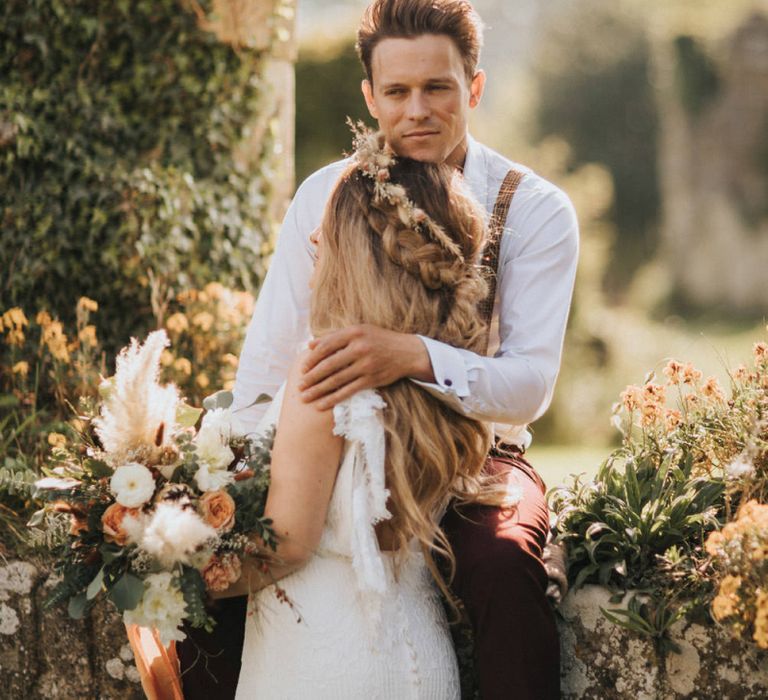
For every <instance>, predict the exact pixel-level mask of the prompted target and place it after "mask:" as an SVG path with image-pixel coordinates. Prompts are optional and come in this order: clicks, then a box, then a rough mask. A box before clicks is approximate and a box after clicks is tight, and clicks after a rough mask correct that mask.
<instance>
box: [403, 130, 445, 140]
mask: <svg viewBox="0 0 768 700" xmlns="http://www.w3.org/2000/svg"><path fill="white" fill-rule="evenodd" d="M439 133H440V132H439V131H434V130H432V129H419V130H418V131H409V132H408V133H407V134H403V138H406V139H411V138H424V137H425V136H437V134H439Z"/></svg>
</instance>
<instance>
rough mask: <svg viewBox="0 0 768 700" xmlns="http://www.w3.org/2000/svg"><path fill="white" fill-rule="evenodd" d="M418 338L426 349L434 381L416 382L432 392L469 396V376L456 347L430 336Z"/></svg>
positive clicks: (462, 396) (461, 396)
mask: <svg viewBox="0 0 768 700" xmlns="http://www.w3.org/2000/svg"><path fill="white" fill-rule="evenodd" d="M419 338H421V342H422V343H424V347H425V348H426V349H427V354H428V355H429V361H430V362H431V364H432V373H433V374H434V375H435V382H434V383H431V382H416V383H417V384H419V386H423V387H425V388H428V389H431V390H432V391H433V392H435V391H438V392H439V393H443V394H452V395H454V396H457V397H458V398H460V399H463V398H464V397H466V396H469V378H468V376H467V368H466V366H465V364H464V358H463V357H462V356H461V353H460V352H459V351H458V350H457V349H456V348H454V347H451V346H450V345H446V344H445V343H441V342H439V341H437V340H433V339H432V338H425V337H424V336H423V335H420V336H419Z"/></svg>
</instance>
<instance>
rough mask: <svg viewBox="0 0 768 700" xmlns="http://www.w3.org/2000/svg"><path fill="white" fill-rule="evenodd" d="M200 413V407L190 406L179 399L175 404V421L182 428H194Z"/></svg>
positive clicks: (201, 412) (201, 411)
mask: <svg viewBox="0 0 768 700" xmlns="http://www.w3.org/2000/svg"><path fill="white" fill-rule="evenodd" d="M202 414H203V409H202V408H197V407H196V406H190V405H189V404H187V403H185V402H183V401H180V402H179V404H178V405H177V406H176V422H177V423H178V424H179V425H180V426H181V427H182V428H194V427H195V425H197V421H198V420H199V419H200V416H201V415H202Z"/></svg>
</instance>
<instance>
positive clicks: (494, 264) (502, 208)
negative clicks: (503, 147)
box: [479, 170, 523, 346]
mask: <svg viewBox="0 0 768 700" xmlns="http://www.w3.org/2000/svg"><path fill="white" fill-rule="evenodd" d="M522 179H523V173H521V172H520V171H518V170H510V171H509V172H508V173H507V174H506V177H505V178H504V182H502V183H501V187H500V188H499V194H498V196H497V197H496V204H495V205H494V207H493V214H492V215H491V221H490V224H489V229H490V230H489V232H488V234H489V235H488V243H487V244H486V246H485V250H484V251H483V266H484V267H485V268H486V274H487V275H488V277H487V280H488V296H487V297H486V298H485V299H483V301H481V302H480V304H479V311H480V315H481V317H482V319H483V320H484V321H485V323H486V325H487V326H488V336H490V331H491V317H492V316H493V305H494V301H495V299H496V279H497V277H498V270H499V249H500V246H501V235H502V233H503V232H504V225H505V224H506V222H507V213H508V212H509V205H510V204H511V202H512V197H513V196H514V194H515V191H516V190H517V186H518V185H519V184H520V181H521V180H522ZM487 345H488V338H486V346H487Z"/></svg>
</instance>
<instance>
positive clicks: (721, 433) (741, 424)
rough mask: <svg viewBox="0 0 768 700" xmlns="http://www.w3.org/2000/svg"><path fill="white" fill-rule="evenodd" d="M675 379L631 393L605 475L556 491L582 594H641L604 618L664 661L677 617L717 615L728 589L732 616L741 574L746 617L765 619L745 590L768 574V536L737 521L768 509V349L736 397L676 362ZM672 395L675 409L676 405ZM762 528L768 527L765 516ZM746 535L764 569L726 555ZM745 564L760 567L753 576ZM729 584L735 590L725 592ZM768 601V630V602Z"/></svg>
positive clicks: (738, 375)
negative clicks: (730, 543) (767, 569)
mask: <svg viewBox="0 0 768 700" xmlns="http://www.w3.org/2000/svg"><path fill="white" fill-rule="evenodd" d="M664 375H665V376H666V382H665V383H664V384H657V383H654V376H653V375H651V376H649V377H648V379H647V381H646V382H645V384H644V385H643V386H628V387H627V389H626V390H625V391H624V392H623V393H622V396H621V401H620V403H618V404H617V405H616V407H615V410H614V414H615V415H614V422H615V424H616V425H617V427H619V428H620V430H621V431H622V437H623V440H622V445H621V447H619V448H618V449H617V450H615V451H614V452H613V453H612V454H611V455H610V456H609V457H608V459H606V461H605V462H604V463H603V464H602V465H601V466H600V468H599V470H598V473H597V475H596V476H595V478H594V479H593V480H592V481H590V482H587V483H584V482H582V479H581V477H579V476H575V477H573V480H572V483H571V484H570V485H566V486H563V487H561V488H558V489H555V490H554V491H553V492H552V493H551V503H552V506H553V509H554V510H555V512H556V514H557V530H558V536H557V539H558V540H559V541H560V542H565V543H566V544H567V547H568V575H569V579H570V580H571V581H572V584H573V586H574V587H575V588H578V587H579V586H582V585H584V584H586V583H598V584H601V585H604V586H608V587H610V588H612V589H614V591H616V595H615V596H614V598H613V599H612V602H615V603H618V602H621V600H622V599H623V595H624V593H625V592H626V591H633V595H632V596H630V598H629V602H628V603H627V604H626V606H625V607H623V608H615V609H610V610H604V611H603V613H604V614H605V616H606V617H607V618H608V619H609V620H611V621H612V622H614V623H616V624H620V625H621V626H623V627H626V628H628V629H632V630H634V631H635V632H637V633H639V634H642V635H645V636H648V637H650V638H651V639H653V640H654V642H655V644H656V646H657V649H658V650H659V651H660V652H666V651H668V650H670V649H671V650H675V646H674V644H673V643H672V642H671V640H670V639H669V629H670V627H671V625H672V624H673V623H674V622H675V621H676V620H678V619H680V618H682V617H683V616H691V617H693V616H702V615H703V616H707V615H708V611H709V608H710V606H711V605H712V603H713V597H714V596H715V593H716V592H717V588H718V584H719V586H720V592H719V595H718V598H717V599H715V602H716V603H717V604H718V605H719V610H720V613H721V614H718V608H717V607H715V608H714V613H715V614H714V617H715V618H724V617H728V615H725V614H724V613H723V611H724V610H725V609H726V608H728V611H729V612H735V611H736V607H735V604H734V605H731V603H730V602H728V601H727V600H726V598H727V597H728V596H730V595H732V594H733V593H734V590H735V589H734V586H733V582H734V581H736V580H737V578H738V581H739V585H740V582H741V580H742V579H741V578H740V577H741V576H742V575H743V576H744V581H745V586H744V588H743V590H744V591H745V593H744V595H745V596H746V598H745V600H747V599H748V600H747V603H746V605H747V607H746V613H745V615H746V617H747V618H750V616H751V618H750V619H751V620H753V621H754V620H755V619H756V615H757V613H756V612H755V610H758V611H759V610H762V607H761V606H760V605H758V604H757V602H756V600H757V595H756V594H755V592H754V590H753V589H754V586H752V589H749V586H747V585H746V581H747V580H751V581H758V580H760V576H762V574H761V573H760V572H762V570H763V569H762V568H760V567H761V566H762V564H761V563H760V562H761V561H762V558H761V557H764V556H765V555H766V553H768V545H766V544H765V540H766V539H768V535H765V533H763V534H761V535H759V536H758V534H759V533H758V534H755V533H753V532H752V531H753V530H755V528H757V526H756V525H755V526H754V527H753V523H754V522H758V521H757V519H755V518H753V519H752V520H750V518H749V517H747V515H746V513H747V511H744V513H745V516H744V519H743V521H736V522H734V521H733V518H734V516H735V514H736V512H737V509H738V506H739V504H740V503H744V502H745V501H747V499H753V500H752V501H750V504H753V505H752V506H750V507H752V509H753V510H752V511H749V512H750V513H752V512H754V513H758V512H760V513H762V511H761V510H760V508H764V507H765V506H762V505H759V504H760V503H762V502H764V499H765V498H766V495H768V423H767V421H766V417H768V344H766V343H764V342H759V343H756V344H755V346H754V365H753V366H752V367H751V368H747V367H744V366H741V367H738V368H736V369H734V370H733V371H732V372H731V383H732V386H731V392H730V397H728V396H726V394H725V392H724V391H723V390H722V389H721V388H720V386H719V384H718V383H717V381H716V380H715V379H714V378H712V377H710V378H709V379H707V380H706V381H703V379H702V374H701V372H699V371H698V370H696V369H695V368H694V367H693V366H692V365H690V364H688V365H683V364H681V363H679V362H676V361H675V360H671V361H670V362H669V363H668V364H667V366H666V368H665V369H664ZM669 394H672V395H673V396H675V398H676V403H675V405H674V406H668V405H667V399H668V395H669ZM748 505H749V504H748ZM742 522H743V527H742V525H741V524H738V523H742ZM760 522H761V523H762V524H761V525H760V527H763V529H765V525H764V524H765V522H768V520H766V517H765V516H764V515H763V516H761V520H760ZM723 526H724V527H723ZM721 527H723V529H722V534H721V532H720V528H721ZM750 528H752V529H750ZM741 529H744V531H745V532H746V531H749V532H750V533H752V534H750V537H752V538H753V540H754V542H756V544H754V545H750V547H751V549H750V550H749V551H750V552H757V553H758V554H760V557H758V560H755V559H754V557H755V556H756V555H755V554H752V553H750V554H744V556H741V555H739V557H737V556H736V553H737V550H738V552H742V550H743V551H744V552H746V550H747V549H749V547H747V548H746V549H745V547H746V545H745V546H744V547H741V546H740V547H738V548H736V549H733V548H730V549H725V548H723V547H721V546H719V543H721V542H722V541H723V538H724V537H725V538H727V537H729V536H733V534H731V535H729V534H728V533H735V532H741ZM758 529H759V528H758ZM756 532H757V530H756ZM759 532H762V530H760V531H759ZM766 532H768V530H766ZM755 538H756V539H755ZM760 538H762V539H760ZM737 539H738V538H735V537H734V541H736V540H737ZM753 540H749V541H750V542H752V541H753ZM738 541H741V540H738ZM755 547H757V549H755ZM745 557H746V558H745ZM745 561H750V562H753V563H752V564H751V568H750V567H748V566H746V564H745ZM755 561H757V563H754V562H755ZM736 574H738V577H737V576H736ZM723 581H730V583H728V584H726V586H725V588H726V589H727V591H726V593H723ZM750 585H751V584H750ZM755 585H757V584H755ZM735 588H738V586H736V587H735ZM748 590H752V593H748ZM749 596H751V598H750V597H749ZM728 600H730V599H728ZM733 600H736V599H735V598H734V599H733ZM723 601H725V603H724V602H723ZM764 602H765V605H764V606H763V607H764V608H765V614H764V617H765V623H766V624H765V629H768V596H766V600H765V601H764ZM726 603H727V604H726ZM760 620H762V618H759V616H758V622H756V623H754V624H755V627H756V628H759V625H760V624H762V622H760ZM750 624H752V623H750ZM742 628H744V625H742ZM760 629H762V628H760ZM761 634H763V633H762V632H761ZM764 637H765V639H766V640H768V633H766V634H764ZM756 639H757V637H756ZM760 639H761V640H762V639H763V637H761V638H760ZM766 643H767V644H768V642H766Z"/></svg>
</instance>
